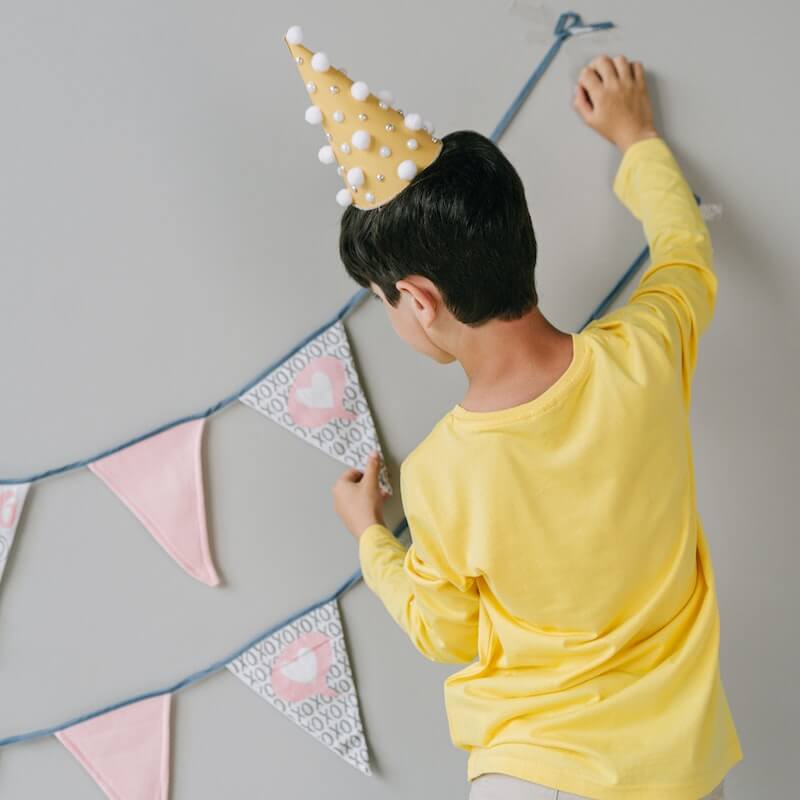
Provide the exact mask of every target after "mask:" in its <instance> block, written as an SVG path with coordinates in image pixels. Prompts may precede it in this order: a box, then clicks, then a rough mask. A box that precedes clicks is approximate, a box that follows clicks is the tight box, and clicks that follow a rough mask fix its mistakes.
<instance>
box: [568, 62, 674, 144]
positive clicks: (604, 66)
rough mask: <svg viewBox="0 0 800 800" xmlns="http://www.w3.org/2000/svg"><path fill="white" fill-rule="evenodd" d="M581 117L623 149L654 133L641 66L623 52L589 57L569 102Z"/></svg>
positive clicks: (651, 112)
mask: <svg viewBox="0 0 800 800" xmlns="http://www.w3.org/2000/svg"><path fill="white" fill-rule="evenodd" d="M572 105H573V107H574V108H575V110H576V111H577V112H578V114H580V116H581V118H582V119H583V121H584V122H585V123H586V124H587V125H588V126H589V127H590V128H592V129H593V130H596V131H597V132H598V133H599V134H600V135H601V136H603V137H604V138H606V139H608V141H610V142H611V143H612V144H615V145H616V146H617V147H618V148H619V149H620V150H621V151H622V152H623V153H624V152H625V150H627V149H628V147H630V145H632V144H633V143H634V142H638V141H639V140H640V139H646V138H649V137H651V136H658V135H659V134H658V132H657V131H656V128H655V125H654V124H653V110H652V108H651V106H650V97H649V96H648V94H647V84H646V83H645V78H644V67H642V64H641V62H640V61H634V62H632V63H631V62H630V61H628V60H627V59H626V58H625V56H622V55H619V56H614V58H613V59H611V58H609V57H608V56H607V55H601V56H597V58H594V59H592V60H591V61H590V62H589V63H588V64H587V65H586V66H585V67H584V68H583V69H582V70H581V72H580V75H579V76H578V85H577V86H576V87H575V99H574V100H573V102H572Z"/></svg>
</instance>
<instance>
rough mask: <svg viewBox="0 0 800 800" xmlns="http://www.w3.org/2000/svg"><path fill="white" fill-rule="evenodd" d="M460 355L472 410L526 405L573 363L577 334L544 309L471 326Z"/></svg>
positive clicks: (467, 406)
mask: <svg viewBox="0 0 800 800" xmlns="http://www.w3.org/2000/svg"><path fill="white" fill-rule="evenodd" d="M459 350H460V352H459V355H458V360H459V362H460V364H461V366H462V367H463V369H464V372H465V373H466V375H467V380H468V381H469V388H468V389H467V392H466V394H465V395H464V399H463V400H462V401H461V404H460V405H461V406H462V407H463V408H465V409H467V410H468V411H498V410H501V409H504V408H510V407H512V406H516V405H521V404H522V403H525V402H528V401H530V400H533V399H535V398H536V397H538V396H539V395H540V394H542V393H543V392H545V391H546V390H547V389H548V388H549V387H550V386H552V385H553V384H554V383H555V382H556V381H557V380H558V379H559V378H560V377H561V375H563V374H564V372H565V371H566V369H567V368H568V367H569V365H570V363H571V362H572V356H573V353H572V336H571V334H569V333H566V332H564V331H560V330H559V329H558V328H556V327H555V326H554V325H552V324H551V323H550V321H549V320H547V319H546V318H545V316H544V315H543V314H542V313H541V311H539V309H538V308H534V309H532V310H531V311H530V312H528V313H527V314H526V315H525V316H524V317H520V318H519V319H516V320H511V321H504V320H497V319H493V320H490V321H489V322H487V323H486V324H485V325H482V326H480V327H478V328H470V327H468V326H465V328H464V331H463V335H462V339H461V346H460V348H459Z"/></svg>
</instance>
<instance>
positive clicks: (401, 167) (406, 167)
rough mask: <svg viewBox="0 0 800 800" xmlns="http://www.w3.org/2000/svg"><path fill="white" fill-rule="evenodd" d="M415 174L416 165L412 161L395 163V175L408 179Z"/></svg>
mask: <svg viewBox="0 0 800 800" xmlns="http://www.w3.org/2000/svg"><path fill="white" fill-rule="evenodd" d="M416 174H417V165H416V164H415V163H414V162H413V161H401V162H400V163H399V164H398V165H397V177H398V178H402V179H403V180H404V181H410V180H411V179H412V178H413V177H414V176H415V175H416Z"/></svg>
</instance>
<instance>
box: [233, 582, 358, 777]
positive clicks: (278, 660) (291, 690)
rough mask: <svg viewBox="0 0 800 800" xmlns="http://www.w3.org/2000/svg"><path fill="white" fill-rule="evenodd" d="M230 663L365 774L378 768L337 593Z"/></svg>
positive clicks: (239, 675) (268, 698)
mask: <svg viewBox="0 0 800 800" xmlns="http://www.w3.org/2000/svg"><path fill="white" fill-rule="evenodd" d="M226 666H227V668H228V669H229V670H230V671H231V672H232V673H233V674H234V675H235V676H236V677H237V678H239V680H240V681H242V683H244V684H245V685H247V686H249V687H250V688H251V689H252V690H253V691H254V692H255V693H256V694H258V695H260V696H261V697H262V698H263V699H264V700H266V701H267V702H268V703H269V704H270V705H272V706H274V707H275V708H276V709H278V711H281V712H283V714H285V715H286V716H287V717H289V719H290V720H292V722H294V723H296V724H297V725H299V726H300V727H301V728H302V729H303V730H304V731H306V733H309V734H310V735H311V736H313V737H314V738H315V739H317V741H319V742H321V743H322V744H324V745H326V746H327V747H329V748H330V749H331V750H333V752H334V753H336V754H337V755H338V756H341V757H342V758H343V759H344V760H345V761H346V762H347V763H348V764H350V765H351V766H353V767H355V768H356V769H358V770H360V771H361V772H363V773H364V774H365V775H371V774H372V772H371V770H370V768H369V753H368V751H367V740H366V737H365V736H364V729H363V727H362V724H361V715H360V713H359V708H358V696H357V694H356V688H355V683H354V681H353V675H352V673H351V671H350V659H349V658H348V656H347V647H346V645H345V641H344V635H343V633H342V620H341V617H340V616H339V605H338V602H337V600H336V598H334V599H333V600H330V601H329V602H327V603H324V604H323V605H321V606H318V607H317V608H314V609H312V610H311V611H309V612H308V613H307V614H304V615H303V616H302V617H300V618H299V619H296V620H294V621H293V622H290V623H289V624H288V625H285V626H284V627H283V628H281V629H280V630H277V631H275V633H273V634H271V635H270V636H268V637H267V638H266V639H262V640H261V641H260V642H259V643H258V644H256V645H254V646H253V647H251V648H250V649H249V650H247V651H245V652H244V653H242V655H240V656H239V657H238V658H235V659H234V660H233V661H231V662H229V663H228V664H226Z"/></svg>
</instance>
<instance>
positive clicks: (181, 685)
mask: <svg viewBox="0 0 800 800" xmlns="http://www.w3.org/2000/svg"><path fill="white" fill-rule="evenodd" d="M613 27H614V23H613V22H598V23H595V24H592V25H586V24H584V22H583V20H582V19H581V16H580V14H576V13H574V12H572V11H567V12H565V13H563V14H561V16H560V17H559V18H558V22H557V23H556V27H555V30H554V32H553V33H554V36H555V37H556V41H555V42H553V44H552V46H551V47H550V49H549V50H548V51H547V53H546V54H545V56H544V58H543V59H542V61H541V63H540V64H539V66H537V67H536V69H535V70H534V71H533V73H532V74H531V76H530V78H528V80H527V81H526V83H525V85H524V86H523V87H522V89H521V90H520V92H519V94H518V95H517V96H516V97H515V98H514V101H513V102H512V103H511V105H510V106H509V108H508V110H507V111H506V113H505V114H503V117H502V119H501V120H500V122H499V123H498V125H497V127H496V128H495V129H494V131H493V132H492V134H491V136H490V137H489V138H490V139H491V140H492V141H494V142H497V140H498V139H499V138H500V137H501V136H502V135H503V132H504V131H505V130H506V128H507V127H508V125H509V123H510V122H511V120H512V119H513V118H514V116H515V115H516V113H517V112H518V111H519V109H520V107H521V105H522V103H523V102H524V100H525V98H526V97H527V96H528V95H529V94H530V92H531V90H532V89H533V87H534V85H535V84H536V82H537V81H538V80H539V78H541V76H542V74H543V73H544V71H545V69H546V68H547V66H548V64H550V62H551V61H552V60H553V58H554V57H555V55H556V53H557V52H558V51H559V49H560V48H561V45H562V44H563V42H564V41H566V39H568V38H569V37H570V36H572V35H573V29H575V30H576V31H577V30H578V29H580V31H579V32H580V33H583V32H585V31H587V30H593V31H594V30H604V29H606V28H613ZM695 199H696V200H697V202H698V204H699V203H700V202H701V200H700V197H699V196H698V195H696V194H695ZM648 255H649V247H647V246H645V248H644V249H643V250H642V252H641V253H639V255H638V256H637V257H636V258H635V259H634V261H633V263H632V264H631V265H630V267H629V268H628V269H627V270H625V272H624V273H623V275H622V277H621V278H620V279H619V281H617V283H616V284H615V286H614V287H613V288H612V289H611V291H610V292H609V293H608V294H607V295H606V297H605V298H604V299H603V301H602V302H601V303H600V305H598V306H597V308H596V309H595V310H594V311H593V312H592V314H591V315H590V316H589V318H588V319H587V320H586V322H584V323H583V325H582V326H581V330H583V328H585V327H586V326H587V325H588V324H589V323H590V322H592V320H594V319H597V318H599V317H601V316H602V315H603V314H604V313H605V310H606V308H608V306H609V305H610V304H611V303H612V302H613V300H614V298H615V297H616V296H617V294H619V292H620V291H621V290H622V288H623V287H624V286H625V284H626V283H627V281H628V280H629V279H630V277H631V276H632V275H633V273H634V272H635V271H636V270H637V269H638V268H639V267H640V266H641V265H642V264H643V263H644V261H645V260H646V259H647V257H648ZM367 294H369V289H366V288H361V289H359V290H358V291H357V292H355V294H353V296H352V297H351V298H350V299H349V300H348V301H347V302H346V303H345V304H344V305H343V306H342V307H341V308H340V309H339V310H338V311H337V312H336V314H335V315H334V316H333V317H332V318H331V319H330V320H328V322H326V323H324V324H323V325H321V326H320V327H319V328H317V329H316V330H315V331H312V332H311V333H310V334H308V336H306V337H305V338H304V339H303V340H302V341H300V342H298V344H297V345H296V346H295V347H294V348H292V350H290V351H289V352H288V353H286V354H285V355H283V356H281V358H279V359H278V360H277V361H275V362H273V363H272V364H270V365H269V366H268V367H267V368H266V369H264V370H263V371H262V372H261V373H260V374H259V375H257V376H256V377H255V378H253V379H252V380H251V381H250V382H249V383H248V384H247V385H246V386H244V387H243V388H242V389H239V390H238V391H237V392H234V393H233V394H231V395H229V396H228V397H226V398H224V399H223V400H220V401H219V402H218V403H215V404H214V405H213V406H210V407H209V408H207V409H206V410H205V411H203V412H199V413H197V414H191V415H189V416H187V417H182V418H180V419H176V420H174V421H173V422H169V423H166V424H165V425H162V426H161V427H159V428H155V429H154V430H151V431H149V432H148V433H144V434H142V435H141V436H138V437H137V438H135V439H131V440H130V441H127V442H124V443H122V444H120V445H117V446H116V447H113V448H111V449H110V450H105V451H103V452H102V453H98V454H97V455H94V456H91V457H90V458H86V459H83V460H82V461H75V462H73V463H71V464H65V465H64V466H62V467H57V468H55V469H50V470H46V471H44V472H40V473H37V474H35V475H31V476H29V477H27V478H0V485H2V484H11V483H33V482H34V481H38V480H42V479H43V478H47V477H50V476H51V475H58V474H59V473H62V472H68V471H70V470H73V469H79V468H81V467H85V466H86V465H87V464H89V463H91V462H92V461H96V460H98V459H101V458H105V457H106V456H108V455H111V454H112V453H116V452H117V451H118V450H122V449H124V448H125V447H129V446H130V445H133V444H136V443H137V442H140V441H142V440H143V439H147V438H148V437H150V436H156V435H157V434H159V433H161V432H162V431H165V430H168V429H169V428H172V427H174V426H175V425H181V424H182V423H184V422H188V421H189V420H193V419H199V418H201V417H208V416H210V415H211V414H215V413H216V412H217V411H220V410H222V409H223V408H225V407H226V406H228V405H230V404H231V403H233V402H235V401H236V400H238V399H239V397H240V395H242V394H244V393H245V392H247V391H249V390H250V389H251V388H253V386H255V385H256V384H257V383H258V382H259V381H261V380H262V379H263V378H264V377H266V376H267V375H268V374H269V373H270V372H272V371H273V370H274V369H276V368H277V367H279V366H280V365H281V364H282V363H283V362H284V361H286V360H287V359H288V358H290V357H291V356H292V355H294V354H295V353H296V352H297V351H298V350H300V349H301V348H302V347H304V346H305V345H306V344H307V343H308V342H310V341H311V340H312V339H314V338H315V337H316V336H318V335H319V334H320V333H322V332H323V331H324V330H326V329H327V328H329V327H330V326H331V325H333V324H334V323H335V322H337V321H338V320H344V319H345V317H347V316H348V315H349V314H350V313H351V312H352V311H353V310H354V309H355V308H356V306H357V305H358V304H359V303H360V302H361V300H363V299H364V298H365V297H366V295H367ZM406 527H408V522H407V520H406V519H405V518H404V519H403V520H401V522H400V523H399V524H398V525H397V527H396V528H395V529H394V535H395V537H397V536H399V535H400V534H401V533H402V532H403V531H404V530H405V528H406ZM361 579H362V574H361V570H360V569H357V570H356V571H355V572H354V573H353V574H352V575H351V576H350V577H349V578H348V579H347V580H346V581H345V582H344V583H343V584H342V585H341V586H340V587H339V588H338V589H336V590H335V591H334V592H332V593H331V594H329V595H327V596H326V597H323V598H322V600H318V601H317V602H316V603H312V604H311V605H309V606H307V607H306V608H304V609H302V610H300V611H298V612H296V613H295V614H293V615H291V616H289V617H287V618H286V619H284V620H283V621H282V622H278V623H276V624H274V625H272V626H271V627H270V628H268V629H267V630H265V631H263V632H262V633H259V634H258V635H257V636H255V637H254V638H253V639H251V640H250V641H249V642H246V643H245V644H243V645H242V646H241V647H239V648H238V649H237V650H236V651H235V652H233V653H231V654H230V655H228V656H226V657H225V658H221V659H219V660H218V661H215V662H214V663H213V664H210V665H209V666H207V667H206V668H205V669H201V670H199V671H197V672H194V673H192V674H191V675H187V676H186V677H185V678H183V679H181V680H179V681H178V682H177V683H173V684H172V685H170V686H165V687H163V688H162V689H154V690H153V691H150V692H145V693H143V694H138V695H136V696H135V697H129V698H128V699H126V700H120V701H119V702H117V703H113V704H112V705H108V706H105V707H103V708H99V709H97V710H96V711H91V712H88V713H86V714H82V715H81V716H79V717H75V718H73V719H70V720H67V721H66V722H62V723H61V724H60V725H52V726H50V727H49V728H39V729H38V730H33V731H28V732H27V733H20V734H17V735H15V736H7V737H5V738H4V739H0V747H5V746H6V745H10V744H16V743H18V742H25V741H30V740H32V739H40V738H43V737H45V736H51V735H52V734H54V733H57V732H58V731H62V730H65V729H66V728H71V727H72V726H73V725H78V724H79V723H81V722H85V721H86V720H89V719H93V718H94V717H99V716H101V715H103V714H107V713H109V712H110V711H114V710H115V709H118V708H122V707H123V706H127V705H131V704H133V703H138V702H140V701H142V700H147V699H148V698H151V697H158V696H160V695H164V694H173V693H175V692H177V691H179V690H180V689H185V688H186V687H187V686H191V685H192V684H193V683H198V682H199V681H201V680H203V679H204V678H207V677H208V676H209V675H213V674H214V673H215V672H219V671H220V670H222V669H225V667H226V666H227V665H228V664H229V663H230V662H231V661H233V660H234V659H236V658H238V657H239V656H240V655H242V653H244V652H246V651H247V650H249V649H250V648H251V647H253V646H255V645H257V644H258V643H259V642H260V641H262V640H263V639H266V638H267V637H268V636H271V635H272V634H273V633H275V631H277V630H280V629H281V628H283V627H285V626H286V625H288V624H289V623H291V622H293V621H294V620H296V619H299V618H300V617H302V616H303V615H305V614H307V613H308V612H309V611H313V610H314V609H315V608H319V607H320V606H322V605H325V603H329V602H330V601H331V600H333V599H334V598H338V597H340V596H341V595H343V594H344V593H345V592H346V591H347V590H348V589H349V588H350V587H351V586H353V585H354V584H356V583H358V582H359V581H360V580H361Z"/></svg>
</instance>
